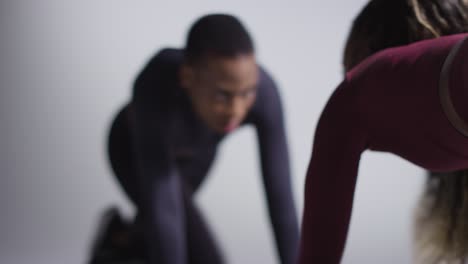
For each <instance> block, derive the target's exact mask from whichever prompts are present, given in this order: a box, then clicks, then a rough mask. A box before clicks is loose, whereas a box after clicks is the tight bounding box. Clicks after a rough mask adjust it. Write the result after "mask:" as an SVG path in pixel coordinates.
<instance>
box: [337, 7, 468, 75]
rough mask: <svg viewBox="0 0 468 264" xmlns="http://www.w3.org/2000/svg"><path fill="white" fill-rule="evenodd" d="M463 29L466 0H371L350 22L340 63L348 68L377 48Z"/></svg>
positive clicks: (467, 26)
mask: <svg viewBox="0 0 468 264" xmlns="http://www.w3.org/2000/svg"><path fill="white" fill-rule="evenodd" d="M463 32H468V0H371V1H370V2H369V3H368V4H367V5H366V6H365V7H364V8H363V10H362V11H361V12H360V13H359V15H358V16H357V17H356V19H355V20H354V22H353V25H352V28H351V31H350V34H349V36H348V40H347V43H346V46H345V51H344V57H343V64H344V67H345V70H346V71H348V70H350V69H351V68H352V67H354V66H355V65H357V64H359V63H360V62H361V61H362V60H364V59H365V58H367V57H369V56H370V55H372V54H374V53H376V52H378V51H380V50H383V49H386V48H389V47H396V46H401V45H406V44H409V43H412V42H415V41H419V40H423V39H429V38H435V37H439V36H444V35H451V34H457V33H463Z"/></svg>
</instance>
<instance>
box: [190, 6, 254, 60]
mask: <svg viewBox="0 0 468 264" xmlns="http://www.w3.org/2000/svg"><path fill="white" fill-rule="evenodd" d="M252 52H254V44H253V41H252V39H251V38H250V35H249V33H248V32H247V30H246V28H245V27H244V26H243V25H242V23H241V22H240V21H239V20H238V19H237V18H236V17H234V16H232V15H227V14H210V15H206V16H203V17H201V18H199V19H198V20H197V21H196V22H195V23H194V24H193V25H192V27H191V28H190V30H189V33H188V36H187V43H186V46H185V52H184V56H185V60H186V62H188V63H195V62H198V61H200V60H201V59H203V58H204V57H206V56H208V55H209V56H212V55H214V56H222V57H234V56H237V55H240V54H250V53H252Z"/></svg>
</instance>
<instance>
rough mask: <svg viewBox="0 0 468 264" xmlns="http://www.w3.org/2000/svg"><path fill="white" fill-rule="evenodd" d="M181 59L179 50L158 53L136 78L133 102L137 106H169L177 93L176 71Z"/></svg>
mask: <svg viewBox="0 0 468 264" xmlns="http://www.w3.org/2000/svg"><path fill="white" fill-rule="evenodd" d="M182 59H183V51H182V50H180V49H172V48H165V49H162V50H160V51H158V52H157V53H156V54H155V55H154V56H153V57H151V58H150V59H149V61H148V62H147V63H146V64H145V66H144V67H143V69H142V70H141V71H140V72H139V73H138V75H137V76H136V78H135V81H134V88H133V100H134V101H135V102H136V103H137V104H145V105H154V104H155V103H157V104H158V105H160V106H163V105H164V106H169V105H170V103H171V102H172V98H175V97H176V95H177V93H178V87H179V86H178V85H179V84H178V83H179V82H178V80H179V77H178V71H179V67H180V64H181V63H182ZM153 107H155V106H153Z"/></svg>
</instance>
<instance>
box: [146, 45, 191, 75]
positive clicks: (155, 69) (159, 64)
mask: <svg viewBox="0 0 468 264" xmlns="http://www.w3.org/2000/svg"><path fill="white" fill-rule="evenodd" d="M182 59H183V51H182V50H180V49H172V48H165V49H162V50H160V51H158V52H157V53H156V54H155V55H154V56H153V57H151V58H150V60H149V61H148V62H147V63H146V65H145V66H144V68H143V70H142V71H141V73H140V74H139V76H138V78H145V77H149V76H147V75H152V76H154V75H155V74H158V73H161V75H165V74H168V73H170V72H174V71H176V70H177V68H178V67H179V65H180V64H181V63H182ZM138 78H137V80H138Z"/></svg>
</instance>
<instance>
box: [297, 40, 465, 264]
mask: <svg viewBox="0 0 468 264" xmlns="http://www.w3.org/2000/svg"><path fill="white" fill-rule="evenodd" d="M467 37H468V34H457V35H452V36H446V37H440V38H438V39H434V40H424V41H420V42H417V43H414V44H410V45H407V46H402V47H397V48H390V49H386V50H384V51H381V52H378V53H377V54H375V55H373V56H371V57H369V58H367V59H365V60H364V61H363V62H362V63H360V64H359V65H358V66H357V67H354V68H353V69H352V70H351V71H349V72H348V73H347V74H346V78H345V80H344V81H343V82H342V83H341V84H340V86H339V87H338V88H337V89H336V90H335V92H334V93H333V95H332V96H331V98H330V100H329V101H328V103H327V105H326V107H325V109H324V111H323V113H322V116H321V118H320V120H319V123H318V126H317V129H316V133H315V140H314V146H313V151H312V158H311V162H310V164H309V168H308V173H307V178H306V186H305V210H304V215H303V226H302V227H303V229H302V238H301V248H300V263H301V264H306V263H307V264H313V263H326V264H330V263H339V262H340V259H341V256H342V252H343V250H344V246H345V240H346V236H347V231H348V224H349V220H350V216H351V208H352V203H353V194H354V188H355V183H356V177H357V173H358V166H359V159H360V156H361V154H362V152H363V151H365V150H367V149H370V150H375V151H386V152H391V153H394V154H396V155H398V156H400V157H402V158H404V159H406V160H408V161H410V162H412V163H414V164H416V165H419V166H421V167H423V168H425V169H428V170H431V171H434V172H447V171H457V170H464V169H467V168H468V104H467V102H468V88H467V87H468V74H467V73H468V41H467V40H466V38H467Z"/></svg>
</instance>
